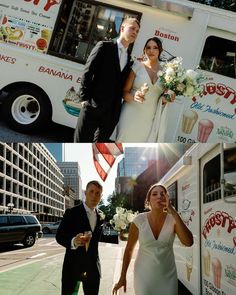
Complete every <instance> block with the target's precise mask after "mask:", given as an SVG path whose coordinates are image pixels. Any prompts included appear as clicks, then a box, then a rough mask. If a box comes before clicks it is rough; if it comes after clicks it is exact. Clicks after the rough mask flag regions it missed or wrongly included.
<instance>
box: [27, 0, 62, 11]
mask: <svg viewBox="0 0 236 295" xmlns="http://www.w3.org/2000/svg"><path fill="white" fill-rule="evenodd" d="M24 1H25V2H31V1H32V0H24ZM45 1H47V3H46V5H45V6H44V8H43V9H44V10H45V11H48V10H49V9H50V8H51V7H52V6H53V5H56V4H60V3H61V0H45ZM39 2H40V0H33V4H34V5H38V4H39Z"/></svg>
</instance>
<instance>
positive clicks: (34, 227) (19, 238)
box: [0, 214, 42, 247]
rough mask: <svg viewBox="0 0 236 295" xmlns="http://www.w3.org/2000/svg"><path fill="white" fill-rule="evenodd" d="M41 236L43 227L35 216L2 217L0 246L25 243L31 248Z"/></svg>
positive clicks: (5, 215) (0, 219) (15, 215)
mask: <svg viewBox="0 0 236 295" xmlns="http://www.w3.org/2000/svg"><path fill="white" fill-rule="evenodd" d="M41 236H42V227H41V224H40V223H39V221H38V219H37V218H36V217H35V216H34V215H30V214H29V215H23V214H1V215H0V244H16V243H23V245H24V246H25V247H31V246H33V245H34V243H35V241H36V239H37V237H39V238H40V237H41Z"/></svg>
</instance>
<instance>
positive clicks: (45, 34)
mask: <svg viewBox="0 0 236 295" xmlns="http://www.w3.org/2000/svg"><path fill="white" fill-rule="evenodd" d="M41 37H42V38H43V39H45V40H47V42H49V41H50V38H51V31H49V30H48V29H43V30H42V31H41Z"/></svg>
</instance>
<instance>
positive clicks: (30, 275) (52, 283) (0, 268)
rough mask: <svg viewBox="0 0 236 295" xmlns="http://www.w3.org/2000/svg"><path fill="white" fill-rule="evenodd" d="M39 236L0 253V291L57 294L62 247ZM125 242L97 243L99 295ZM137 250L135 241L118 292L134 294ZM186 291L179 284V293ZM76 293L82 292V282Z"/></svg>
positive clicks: (106, 294)
mask: <svg viewBox="0 0 236 295" xmlns="http://www.w3.org/2000/svg"><path fill="white" fill-rule="evenodd" d="M40 240H41V241H39V242H37V244H36V245H34V246H33V247H31V248H27V249H22V248H21V249H19V250H14V251H11V252H3V253H0V295H60V293H61V270H62V263H63V258H64V248H63V247H61V246H60V245H58V244H57V243H56V241H55V239H54V238H51V239H49V240H47V239H40ZM125 246H126V242H124V241H120V242H119V244H118V245H113V244H105V243H100V246H99V253H100V260H101V266H102V279H101V284H100V291H99V295H111V292H112V288H113V286H114V284H115V283H116V282H117V281H118V279H119V276H120V271H121V266H122V258H123V254H124V249H125ZM53 247H55V249H54V250H53ZM37 249H38V250H37ZM137 250H138V245H137V247H136V248H135V250H134V254H133V259H132V260H131V263H130V266H129V269H128V272H127V291H126V293H124V292H123V288H122V289H120V292H119V295H123V294H125V295H134V292H133V268H134V260H135V257H136V255H137ZM52 251H53V252H52ZM48 255H50V256H48ZM43 257H45V258H43ZM190 294H191V293H189V292H188V291H187V290H186V289H185V288H183V286H181V285H179V295H190ZM78 295H83V290H82V286H81V287H80V290H79V292H78ZM145 295H148V294H145ZM162 295H164V294H162Z"/></svg>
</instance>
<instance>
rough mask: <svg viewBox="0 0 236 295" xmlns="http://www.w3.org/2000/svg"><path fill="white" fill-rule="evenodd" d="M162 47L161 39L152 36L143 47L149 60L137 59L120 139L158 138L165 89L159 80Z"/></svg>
mask: <svg viewBox="0 0 236 295" xmlns="http://www.w3.org/2000/svg"><path fill="white" fill-rule="evenodd" d="M162 50H163V48H162V43H161V40H160V39H158V38H157V37H152V38H149V39H148V40H147V41H146V44H145V46H144V49H143V53H144V56H145V61H143V62H136V63H135V64H134V65H133V67H132V70H131V72H130V75H129V77H128V79H127V81H126V83H125V87H124V90H123V98H124V104H123V106H122V110H121V115H120V120H119V123H118V126H117V136H116V141H117V142H152V141H156V138H157V135H158V129H159V126H160V119H161V111H162V99H161V94H162V93H163V92H164V89H163V87H162V86H161V84H160V81H159V79H158V71H159V70H161V67H160V63H159V57H160V54H161V52H162ZM154 118H155V120H154ZM154 121H155V126H153V122H154Z"/></svg>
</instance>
